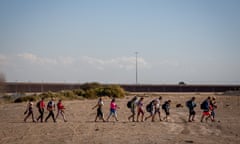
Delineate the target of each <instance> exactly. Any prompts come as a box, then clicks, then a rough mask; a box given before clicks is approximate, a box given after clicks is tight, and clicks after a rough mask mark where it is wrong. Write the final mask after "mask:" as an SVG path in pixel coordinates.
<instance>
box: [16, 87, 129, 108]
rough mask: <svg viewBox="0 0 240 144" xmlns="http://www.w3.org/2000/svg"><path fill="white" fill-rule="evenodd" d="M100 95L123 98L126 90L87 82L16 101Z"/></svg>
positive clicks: (81, 97)
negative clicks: (75, 86) (67, 88)
mask: <svg viewBox="0 0 240 144" xmlns="http://www.w3.org/2000/svg"><path fill="white" fill-rule="evenodd" d="M100 96H108V97H115V98H123V97H124V96H125V91H124V90H123V89H122V88H121V87H120V86H119V85H110V86H109V85H108V86H106V85H100V84H98V83H86V84H83V85H82V86H81V89H75V90H64V91H60V92H56V93H54V92H51V91H49V92H44V93H41V94H39V95H36V94H35V95H31V96H19V97H17V98H16V99H15V100H14V102H15V103H19V102H26V101H30V100H32V101H37V100H40V99H41V98H44V99H50V98H58V99H65V100H73V99H83V98H87V99H95V98H98V97H100Z"/></svg>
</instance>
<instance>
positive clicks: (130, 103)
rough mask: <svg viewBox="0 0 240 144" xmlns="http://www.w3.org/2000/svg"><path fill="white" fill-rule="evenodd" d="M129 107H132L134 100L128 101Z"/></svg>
mask: <svg viewBox="0 0 240 144" xmlns="http://www.w3.org/2000/svg"><path fill="white" fill-rule="evenodd" d="M127 107H128V108H131V107H132V101H131V100H130V101H128V102H127Z"/></svg>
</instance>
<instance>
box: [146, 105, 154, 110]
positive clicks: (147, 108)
mask: <svg viewBox="0 0 240 144" xmlns="http://www.w3.org/2000/svg"><path fill="white" fill-rule="evenodd" d="M152 109H153V107H152V103H149V104H148V105H147V106H146V111H147V112H152Z"/></svg>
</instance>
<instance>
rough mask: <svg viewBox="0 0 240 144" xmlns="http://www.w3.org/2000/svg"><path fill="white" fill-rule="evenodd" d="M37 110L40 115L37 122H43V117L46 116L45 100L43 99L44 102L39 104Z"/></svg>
mask: <svg viewBox="0 0 240 144" xmlns="http://www.w3.org/2000/svg"><path fill="white" fill-rule="evenodd" d="M37 108H38V111H39V114H40V115H39V117H38V118H37V122H38V121H39V119H40V120H41V122H43V115H44V108H45V103H44V98H42V100H41V101H39V102H38V103H37Z"/></svg>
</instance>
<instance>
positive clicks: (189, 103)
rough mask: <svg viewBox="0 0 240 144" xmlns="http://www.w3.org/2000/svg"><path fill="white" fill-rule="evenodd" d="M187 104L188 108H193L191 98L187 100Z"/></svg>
mask: <svg viewBox="0 0 240 144" xmlns="http://www.w3.org/2000/svg"><path fill="white" fill-rule="evenodd" d="M186 106H187V107H188V108H191V107H192V101H191V100H189V101H187V102H186Z"/></svg>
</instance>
